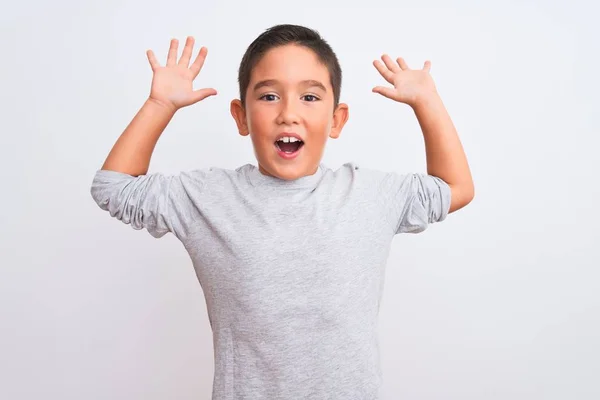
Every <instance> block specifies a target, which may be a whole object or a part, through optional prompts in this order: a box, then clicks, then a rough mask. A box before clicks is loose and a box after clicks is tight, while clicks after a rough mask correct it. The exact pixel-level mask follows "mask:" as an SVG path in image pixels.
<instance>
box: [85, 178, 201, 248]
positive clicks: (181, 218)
mask: <svg viewBox="0 0 600 400" xmlns="http://www.w3.org/2000/svg"><path fill="white" fill-rule="evenodd" d="M203 183H204V182H203V179H202V176H201V175H198V174H196V175H191V174H189V173H181V174H178V175H172V176H166V175H163V174H160V173H154V174H148V175H139V176H132V175H128V174H124V173H121V172H117V171H109V170H99V171H97V172H96V174H95V176H94V179H93V182H92V186H91V190H90V191H91V195H92V198H93V199H94V200H95V201H96V203H97V204H98V206H99V207H100V208H101V209H103V210H105V211H108V212H109V213H110V215H111V216H112V217H114V218H116V219H118V220H120V221H122V222H123V223H125V224H130V225H131V227H132V228H133V229H146V230H147V231H148V233H150V234H151V235H152V236H154V237H156V238H160V237H162V236H164V235H165V234H167V233H169V232H171V233H173V234H175V235H176V236H177V237H180V236H182V235H184V234H185V232H186V228H187V224H188V222H189V221H190V220H191V219H193V215H191V213H192V212H193V210H194V207H193V199H192V197H193V196H199V192H200V190H201V188H202V186H203Z"/></svg>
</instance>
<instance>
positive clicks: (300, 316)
mask: <svg viewBox="0 0 600 400" xmlns="http://www.w3.org/2000/svg"><path fill="white" fill-rule="evenodd" d="M91 194H92V196H93V198H94V200H95V201H96V202H97V204H98V205H99V206H100V208H102V209H103V210H107V211H109V212H110V215H111V216H113V217H115V218H117V219H119V220H121V221H122V222H124V223H126V224H131V226H132V227H133V228H134V229H143V228H145V229H147V231H148V232H149V233H150V234H151V235H152V236H154V237H161V236H163V235H165V234H166V233H168V232H172V233H173V234H174V235H175V236H176V237H177V238H178V239H179V240H180V241H181V242H182V243H183V245H184V246H185V248H186V250H187V251H188V253H189V255H190V257H191V260H192V262H193V265H194V268H195V271H196V275H197V277H198V279H199V282H200V285H201V287H202V289H203V292H204V296H205V299H206V304H207V310H208V316H209V321H210V325H211V328H212V331H213V338H214V340H213V342H214V352H215V375H214V380H213V397H212V398H213V399H214V400H230V399H231V400H232V399H236V400H239V399H248V400H250V399H251V400H258V399H269V400H272V399H290V400H298V399H340V400H342V399H343V400H348V399H353V400H363V399H364V400H374V399H380V398H381V384H382V379H381V378H382V376H381V370H380V358H379V345H378V330H377V322H378V312H379V304H380V299H381V295H382V288H383V281H384V269H385V266H386V262H387V258H388V254H389V250H390V245H391V242H392V239H393V237H394V235H396V234H399V233H418V232H421V231H423V230H424V229H426V227H427V226H428V224H430V223H434V222H438V221H442V220H444V219H445V218H446V216H447V214H448V211H449V207H450V187H449V186H448V185H447V184H446V183H445V182H444V181H442V180H441V179H439V178H437V177H434V176H430V175H426V174H417V173H411V174H398V173H395V172H381V171H377V170H371V169H366V168H362V167H359V166H358V165H357V164H356V163H346V164H344V165H343V166H341V167H340V168H339V169H337V170H332V169H330V168H328V167H326V166H325V165H324V164H320V165H319V168H318V170H317V172H316V173H315V174H314V175H310V176H305V177H302V178H300V179H297V180H294V181H285V180H282V179H279V178H275V177H271V176H267V175H263V174H262V173H260V171H259V170H258V168H257V167H256V166H254V165H252V164H246V165H244V166H241V167H239V168H237V169H235V170H229V169H223V168H216V167H215V168H204V169H198V170H195V171H190V172H182V173H179V174H176V175H171V176H167V175H163V174H160V173H153V174H148V175H141V176H138V177H133V176H130V175H127V174H123V173H120V172H114V171H105V170H100V171H97V173H96V175H95V177H94V180H93V183H92V187H91Z"/></svg>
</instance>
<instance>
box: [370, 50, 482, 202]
mask: <svg viewBox="0 0 600 400" xmlns="http://www.w3.org/2000/svg"><path fill="white" fill-rule="evenodd" d="M381 58H382V60H383V63H381V62H380V61H379V60H376V61H374V63H373V64H374V65H375V68H377V70H378V71H379V73H380V74H381V75H382V76H383V77H384V78H385V80H387V81H388V82H389V83H391V84H393V85H394V87H393V88H389V87H382V86H376V87H375V88H373V92H375V93H379V94H381V95H383V96H385V97H388V98H390V99H392V100H395V101H397V102H400V103H405V104H408V105H409V106H411V107H412V108H413V110H414V112H415V114H416V117H417V120H418V121H419V124H420V126H421V130H422V131H423V136H424V139H425V150H426V156H427V173H428V174H429V175H431V176H434V177H438V178H440V179H441V180H443V181H444V182H445V183H446V184H447V185H448V186H449V187H450V190H451V202H450V208H449V212H453V211H456V210H458V209H460V208H462V207H464V206H466V205H467V204H469V203H470V202H471V200H472V199H473V197H474V195H475V189H474V185H473V179H472V177H471V171H470V170H469V165H468V163H467V158H466V156H465V153H464V151H463V149H462V145H461V143H460V140H459V138H458V134H457V133H456V129H455V128H454V125H453V123H452V120H451V119H450V116H449V115H448V112H447V111H446V108H445V107H444V104H443V103H442V100H441V98H440V96H439V95H438V93H437V89H436V87H435V84H434V82H433V79H432V77H431V75H430V74H429V71H430V69H431V62H430V61H426V62H425V65H424V66H423V69H416V70H412V69H410V68H409V67H408V65H407V64H406V62H405V61H404V59H403V58H402V57H399V58H397V59H396V63H394V62H393V61H392V60H391V58H390V57H389V56H388V55H386V54H384V55H383V56H382V57H381Z"/></svg>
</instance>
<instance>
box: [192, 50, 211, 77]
mask: <svg viewBox="0 0 600 400" xmlns="http://www.w3.org/2000/svg"><path fill="white" fill-rule="evenodd" d="M207 54H208V49H207V48H206V47H202V48H200V51H199V52H198V55H197V56H196V59H195V60H194V63H193V64H192V66H191V67H190V70H191V71H192V72H193V73H194V78H195V77H196V76H198V74H199V73H200V70H201V69H202V66H203V65H204V60H206V55H207Z"/></svg>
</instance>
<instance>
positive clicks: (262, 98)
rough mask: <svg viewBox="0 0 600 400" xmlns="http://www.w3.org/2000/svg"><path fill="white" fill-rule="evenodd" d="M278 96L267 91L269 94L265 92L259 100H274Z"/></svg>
mask: <svg viewBox="0 0 600 400" xmlns="http://www.w3.org/2000/svg"><path fill="white" fill-rule="evenodd" d="M276 97H277V96H275V95H274V94H270V93H267V94H263V95H262V96H260V97H259V98H258V99H259V100H266V101H273V100H275V98H276Z"/></svg>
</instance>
